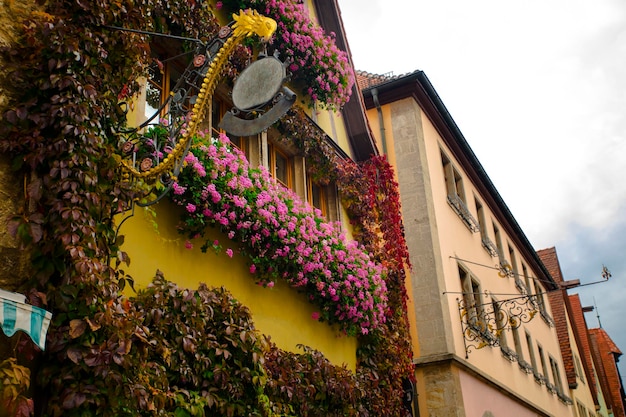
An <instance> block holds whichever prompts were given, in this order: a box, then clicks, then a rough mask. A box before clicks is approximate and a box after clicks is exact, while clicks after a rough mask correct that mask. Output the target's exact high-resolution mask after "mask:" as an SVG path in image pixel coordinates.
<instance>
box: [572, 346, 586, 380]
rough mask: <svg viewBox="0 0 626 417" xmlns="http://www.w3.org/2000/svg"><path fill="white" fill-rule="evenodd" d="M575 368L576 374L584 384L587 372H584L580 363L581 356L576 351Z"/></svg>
mask: <svg viewBox="0 0 626 417" xmlns="http://www.w3.org/2000/svg"><path fill="white" fill-rule="evenodd" d="M574 370H575V371H576V376H577V377H578V378H579V379H580V380H581V382H582V383H583V384H584V383H585V373H584V372H583V367H582V366H581V364H580V358H579V357H578V355H577V354H575V353H574Z"/></svg>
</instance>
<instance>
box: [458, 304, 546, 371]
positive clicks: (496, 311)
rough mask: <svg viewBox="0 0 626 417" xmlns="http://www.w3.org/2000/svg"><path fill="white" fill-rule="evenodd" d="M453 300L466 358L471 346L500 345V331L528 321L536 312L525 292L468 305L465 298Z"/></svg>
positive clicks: (473, 348)
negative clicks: (455, 303) (506, 298)
mask: <svg viewBox="0 0 626 417" xmlns="http://www.w3.org/2000/svg"><path fill="white" fill-rule="evenodd" d="M456 301H457V305H458V309H459V318H460V320H461V328H462V331H463V344H464V347H465V358H466V359H467V358H468V357H469V353H470V352H471V351H472V350H477V349H482V348H484V347H486V346H491V347H496V346H500V340H501V339H500V337H501V333H502V332H503V331H505V330H511V329H517V328H518V327H520V326H521V325H522V323H528V322H529V321H531V320H532V319H533V318H534V317H535V315H536V314H537V312H538V310H537V307H536V305H535V303H534V302H533V300H532V298H531V297H530V296H528V295H524V296H521V297H516V298H510V299H508V300H502V301H493V302H491V303H483V304H480V305H476V304H470V305H469V306H468V305H467V302H466V299H465V298H457V300H456Z"/></svg>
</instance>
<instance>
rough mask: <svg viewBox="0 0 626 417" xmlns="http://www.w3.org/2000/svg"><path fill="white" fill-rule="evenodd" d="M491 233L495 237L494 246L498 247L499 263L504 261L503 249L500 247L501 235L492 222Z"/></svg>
mask: <svg viewBox="0 0 626 417" xmlns="http://www.w3.org/2000/svg"><path fill="white" fill-rule="evenodd" d="M493 235H494V237H495V238H496V248H497V249H498V257H499V258H500V263H501V264H503V263H506V260H505V259H504V250H503V249H502V236H500V229H498V226H496V224H495V223H493Z"/></svg>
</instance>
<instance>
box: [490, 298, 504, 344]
mask: <svg viewBox="0 0 626 417" xmlns="http://www.w3.org/2000/svg"><path fill="white" fill-rule="evenodd" d="M491 305H492V307H493V315H494V318H495V322H496V337H497V338H498V344H499V345H500V348H502V349H503V350H507V349H508V342H507V340H506V327H507V324H508V323H507V316H506V314H504V312H503V311H502V309H501V308H500V304H498V300H496V299H495V298H493V297H492V301H491Z"/></svg>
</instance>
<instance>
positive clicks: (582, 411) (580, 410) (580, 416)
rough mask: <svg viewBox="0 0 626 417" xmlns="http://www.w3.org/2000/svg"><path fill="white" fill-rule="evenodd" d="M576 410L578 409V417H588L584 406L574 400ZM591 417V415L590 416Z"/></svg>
mask: <svg viewBox="0 0 626 417" xmlns="http://www.w3.org/2000/svg"><path fill="white" fill-rule="evenodd" d="M576 408H577V409H578V417H588V416H589V415H588V414H587V409H585V406H584V405H582V404H581V403H580V401H578V400H576ZM592 415H593V414H592Z"/></svg>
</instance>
